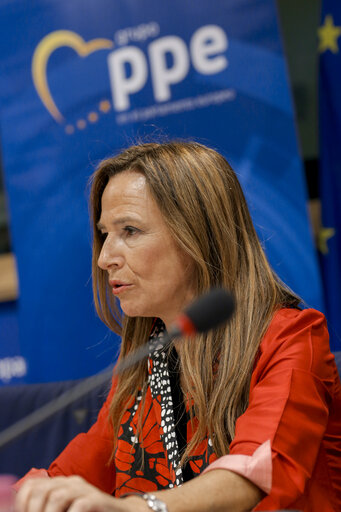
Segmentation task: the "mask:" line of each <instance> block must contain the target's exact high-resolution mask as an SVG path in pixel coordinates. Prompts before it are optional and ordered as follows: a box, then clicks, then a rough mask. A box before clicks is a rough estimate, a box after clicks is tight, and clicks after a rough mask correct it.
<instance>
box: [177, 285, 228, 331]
mask: <svg viewBox="0 0 341 512" xmlns="http://www.w3.org/2000/svg"><path fill="white" fill-rule="evenodd" d="M234 309H235V301H234V298H233V296H232V294H231V293H230V292H228V291H227V290H225V289H224V288H212V289H211V290H210V291H209V292H207V293H205V294H204V295H201V296H200V297H199V298H198V299H196V300H195V301H194V302H193V303H192V304H191V305H190V306H189V307H188V308H187V309H186V310H185V311H184V313H183V315H181V317H182V318H181V321H180V322H177V324H178V326H179V327H180V328H181V330H182V332H183V334H185V335H190V334H195V333H202V332H207V331H209V330H210V329H213V328H215V327H218V326H219V325H221V324H222V323H224V322H226V321H227V320H228V319H229V318H230V317H231V316H232V313H233V312H234ZM179 320H180V319H179ZM179 324H181V325H179Z"/></svg>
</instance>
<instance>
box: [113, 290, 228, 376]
mask: <svg viewBox="0 0 341 512" xmlns="http://www.w3.org/2000/svg"><path fill="white" fill-rule="evenodd" d="M234 309H235V301H234V298H233V296H232V294H231V293H230V292H228V291H227V290H225V289H224V288H212V289H211V290H210V291H209V292H207V293H205V294H203V295H201V296H200V297H199V298H197V299H196V300H195V301H194V302H193V303H192V304H191V305H190V306H188V307H187V308H186V309H185V311H184V312H183V313H181V314H180V315H179V316H178V317H177V318H176V319H175V321H174V323H173V325H172V327H171V328H170V330H169V332H168V333H165V335H164V336H163V338H162V339H160V338H158V339H157V341H156V343H155V345H154V347H153V349H152V351H156V350H161V349H165V348H166V347H168V346H169V345H170V344H171V343H172V341H173V340H174V339H175V338H178V337H179V336H193V335H195V334H197V333H204V332H207V331H209V330H210V329H213V328H215V327H218V326H219V325H221V324H223V323H224V322H227V320H229V318H230V317H231V316H232V313H233V312H234ZM150 350H151V348H150V344H149V343H146V344H144V345H142V347H140V348H138V349H137V350H136V351H135V352H133V353H132V354H128V355H127V356H126V357H124V358H123V359H121V361H119V363H118V364H117V365H116V367H115V369H114V375H119V374H121V373H123V372H124V371H125V370H127V369H128V368H131V367H132V366H134V365H135V364H137V363H139V362H140V361H142V360H143V359H145V358H146V357H148V356H149V353H150Z"/></svg>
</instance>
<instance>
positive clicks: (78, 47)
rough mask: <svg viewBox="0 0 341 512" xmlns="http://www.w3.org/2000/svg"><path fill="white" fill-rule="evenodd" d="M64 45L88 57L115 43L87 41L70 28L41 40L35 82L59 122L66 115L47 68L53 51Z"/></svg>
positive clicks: (36, 53)
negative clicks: (53, 91) (56, 99)
mask: <svg viewBox="0 0 341 512" xmlns="http://www.w3.org/2000/svg"><path fill="white" fill-rule="evenodd" d="M63 46H68V47H69V48H72V49H73V50H75V52H77V54H78V55H79V56H80V57H87V56H88V55H90V53H93V52H96V51H97V50H108V49H111V48H113V46H114V43H113V42H112V41H110V39H92V40H91V41H88V42H86V41H84V39H83V38H82V37H81V36H79V35H78V34H76V33H75V32H71V31H70V30H56V31H55V32H51V34H49V35H47V36H46V37H44V39H42V40H41V41H40V43H39V44H38V46H37V48H36V49H35V51H34V54H33V58H32V77H33V83H34V86H35V88H36V90H37V93H38V95H39V97H40V99H41V101H42V102H43V104H44V105H45V107H46V108H47V110H48V111H49V112H50V114H51V116H52V117H53V118H54V119H55V120H56V121H57V122H58V123H62V122H63V121H64V117H63V115H62V114H61V112H60V111H59V109H58V108H57V105H56V104H55V102H54V100H53V98H52V95H51V92H50V89H49V86H48V82H47V73H46V68H47V63H48V60H49V58H50V56H51V55H52V53H53V52H54V51H55V50H57V49H58V48H61V47H63Z"/></svg>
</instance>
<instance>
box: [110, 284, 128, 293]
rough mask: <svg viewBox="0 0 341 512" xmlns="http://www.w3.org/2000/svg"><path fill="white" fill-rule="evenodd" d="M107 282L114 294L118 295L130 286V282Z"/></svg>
mask: <svg viewBox="0 0 341 512" xmlns="http://www.w3.org/2000/svg"><path fill="white" fill-rule="evenodd" d="M109 284H110V286H111V288H112V292H113V294H114V295H119V294H120V293H123V292H125V291H126V290H127V289H128V288H130V287H131V286H132V285H131V284H128V283H122V282H121V281H109Z"/></svg>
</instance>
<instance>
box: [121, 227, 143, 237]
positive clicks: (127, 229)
mask: <svg viewBox="0 0 341 512" xmlns="http://www.w3.org/2000/svg"><path fill="white" fill-rule="evenodd" d="M123 231H124V232H125V233H126V235H127V236H132V235H135V234H136V233H138V231H139V229H137V228H134V227H133V226H125V227H124V228H123Z"/></svg>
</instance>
